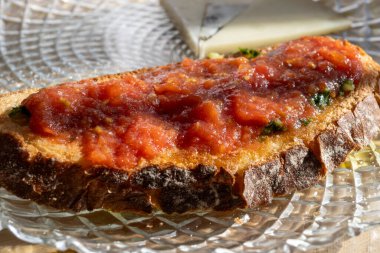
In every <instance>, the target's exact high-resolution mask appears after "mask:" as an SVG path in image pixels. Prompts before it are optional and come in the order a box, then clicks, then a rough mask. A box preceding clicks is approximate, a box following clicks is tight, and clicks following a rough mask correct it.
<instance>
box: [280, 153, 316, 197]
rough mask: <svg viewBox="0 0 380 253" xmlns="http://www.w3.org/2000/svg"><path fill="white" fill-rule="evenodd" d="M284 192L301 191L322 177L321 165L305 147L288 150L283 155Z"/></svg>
mask: <svg viewBox="0 0 380 253" xmlns="http://www.w3.org/2000/svg"><path fill="white" fill-rule="evenodd" d="M284 169H285V175H286V176H285V178H286V179H287V180H284V181H285V182H286V183H284V184H285V185H286V187H285V189H286V190H285V191H286V192H290V190H291V189H297V190H302V189H306V188H308V187H310V186H312V185H314V184H316V183H317V182H318V180H319V178H320V177H321V176H322V173H321V172H322V164H321V163H320V161H319V160H318V159H317V157H316V156H315V155H314V154H313V153H312V152H311V151H310V150H309V149H308V148H307V147H305V146H297V147H294V148H291V149H289V150H288V151H287V152H285V154H284Z"/></svg>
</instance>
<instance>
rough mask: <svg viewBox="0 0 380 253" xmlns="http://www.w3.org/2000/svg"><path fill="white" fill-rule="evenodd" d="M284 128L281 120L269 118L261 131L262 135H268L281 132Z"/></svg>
mask: <svg viewBox="0 0 380 253" xmlns="http://www.w3.org/2000/svg"><path fill="white" fill-rule="evenodd" d="M285 130H286V127H285V126H284V123H282V121H281V120H279V119H275V120H271V121H270V122H269V123H268V125H266V126H265V127H264V129H263V131H262V133H261V134H262V135H270V134H273V133H278V132H283V131H285Z"/></svg>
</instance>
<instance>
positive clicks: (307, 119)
mask: <svg viewBox="0 0 380 253" xmlns="http://www.w3.org/2000/svg"><path fill="white" fill-rule="evenodd" d="M311 121H312V120H311V118H305V119H300V122H301V124H302V125H303V126H307V125H309V124H310V122H311Z"/></svg>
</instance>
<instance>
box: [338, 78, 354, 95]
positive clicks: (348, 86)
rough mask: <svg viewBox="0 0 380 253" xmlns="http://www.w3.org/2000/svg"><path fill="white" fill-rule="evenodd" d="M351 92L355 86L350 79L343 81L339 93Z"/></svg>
mask: <svg viewBox="0 0 380 253" xmlns="http://www.w3.org/2000/svg"><path fill="white" fill-rule="evenodd" d="M353 90H355V84H354V81H353V80H351V79H347V80H344V81H343V83H342V85H341V86H340V91H342V92H351V91H353Z"/></svg>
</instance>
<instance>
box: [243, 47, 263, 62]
mask: <svg viewBox="0 0 380 253" xmlns="http://www.w3.org/2000/svg"><path fill="white" fill-rule="evenodd" d="M239 52H240V53H241V54H242V55H243V56H244V57H246V58H248V59H253V58H256V57H257V56H259V55H260V51H257V50H255V49H248V48H239Z"/></svg>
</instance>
